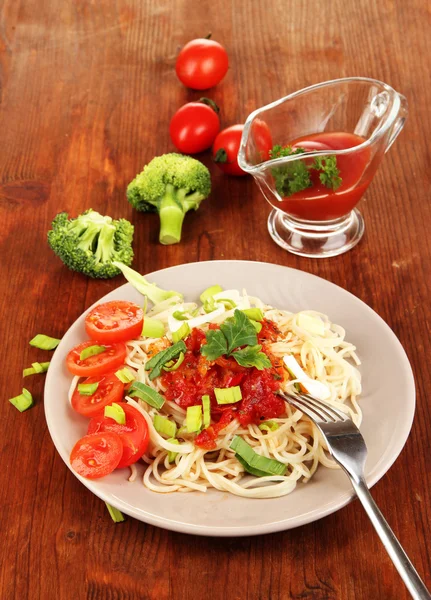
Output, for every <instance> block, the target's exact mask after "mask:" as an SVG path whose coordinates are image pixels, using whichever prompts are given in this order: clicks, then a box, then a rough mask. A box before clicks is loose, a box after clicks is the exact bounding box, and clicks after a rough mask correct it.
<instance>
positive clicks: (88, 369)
mask: <svg viewBox="0 0 431 600" xmlns="http://www.w3.org/2000/svg"><path fill="white" fill-rule="evenodd" d="M94 345H95V342H94V341H93V340H91V341H89V342H83V343H82V344H79V345H78V346H75V348H73V349H72V350H71V351H70V352H69V354H68V355H67V357H66V365H67V368H68V369H69V371H70V372H71V373H73V375H80V376H81V377H97V376H98V375H103V374H104V373H108V372H109V371H113V370H114V369H117V367H120V366H121V365H122V364H123V362H124V359H125V358H126V354H127V348H126V344H124V343H123V342H120V343H119V344H103V345H104V346H105V350H104V352H101V353H100V354H95V355H94V356H89V357H88V358H86V359H85V360H81V359H80V358H79V356H80V354H81V352H82V350H84V348H88V347H89V346H94Z"/></svg>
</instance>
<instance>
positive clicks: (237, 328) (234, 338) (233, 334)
mask: <svg viewBox="0 0 431 600" xmlns="http://www.w3.org/2000/svg"><path fill="white" fill-rule="evenodd" d="M220 330H221V331H222V333H223V335H224V336H225V338H226V340H227V352H228V354H230V353H231V352H232V350H235V348H238V346H245V345H247V344H250V345H254V344H257V335H256V329H255V328H254V325H253V323H252V322H251V321H250V319H249V318H248V317H247V315H245V314H244V313H243V312H241V311H240V310H236V311H235V312H234V313H233V319H226V321H225V322H224V323H222V324H221V325H220Z"/></svg>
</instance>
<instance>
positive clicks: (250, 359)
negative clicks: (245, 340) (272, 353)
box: [231, 344, 272, 371]
mask: <svg viewBox="0 0 431 600" xmlns="http://www.w3.org/2000/svg"><path fill="white" fill-rule="evenodd" d="M261 350H262V346H260V345H259V344H257V345H256V346H246V347H245V348H243V349H242V350H236V351H235V352H232V354H231V356H233V358H234V359H235V360H236V362H237V363H238V364H239V365H241V366H242V367H256V369H259V371H262V370H263V369H270V368H271V367H272V364H271V361H270V360H269V358H268V357H267V355H266V354H264V353H263V352H261Z"/></svg>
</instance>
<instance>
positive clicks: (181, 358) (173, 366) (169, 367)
mask: <svg viewBox="0 0 431 600" xmlns="http://www.w3.org/2000/svg"><path fill="white" fill-rule="evenodd" d="M183 361H184V352H181V354H180V355H179V357H178V359H177V361H176V362H174V361H172V364H170V363H169V364H166V365H164V367H163V370H164V371H176V370H177V369H178V367H179V366H180V365H182V364H183Z"/></svg>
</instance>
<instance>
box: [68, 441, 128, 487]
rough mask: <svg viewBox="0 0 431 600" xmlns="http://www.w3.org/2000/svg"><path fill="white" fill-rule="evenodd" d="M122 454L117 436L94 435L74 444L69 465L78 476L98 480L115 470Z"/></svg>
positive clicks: (121, 446) (121, 447)
mask: <svg viewBox="0 0 431 600" xmlns="http://www.w3.org/2000/svg"><path fill="white" fill-rule="evenodd" d="M122 454H123V444H122V441H121V437H120V436H119V435H118V434H116V433H96V434H94V435H86V436H84V437H83V438H81V439H80V440H78V441H77V442H76V444H75V445H74V447H73V448H72V452H71V453H70V464H71V465H72V468H73V470H74V471H76V472H77V473H79V475H82V476H83V477H87V479H99V477H104V476H105V475H108V474H109V473H112V471H113V470H114V469H116V468H117V466H118V463H119V462H120V460H121V457H122Z"/></svg>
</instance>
